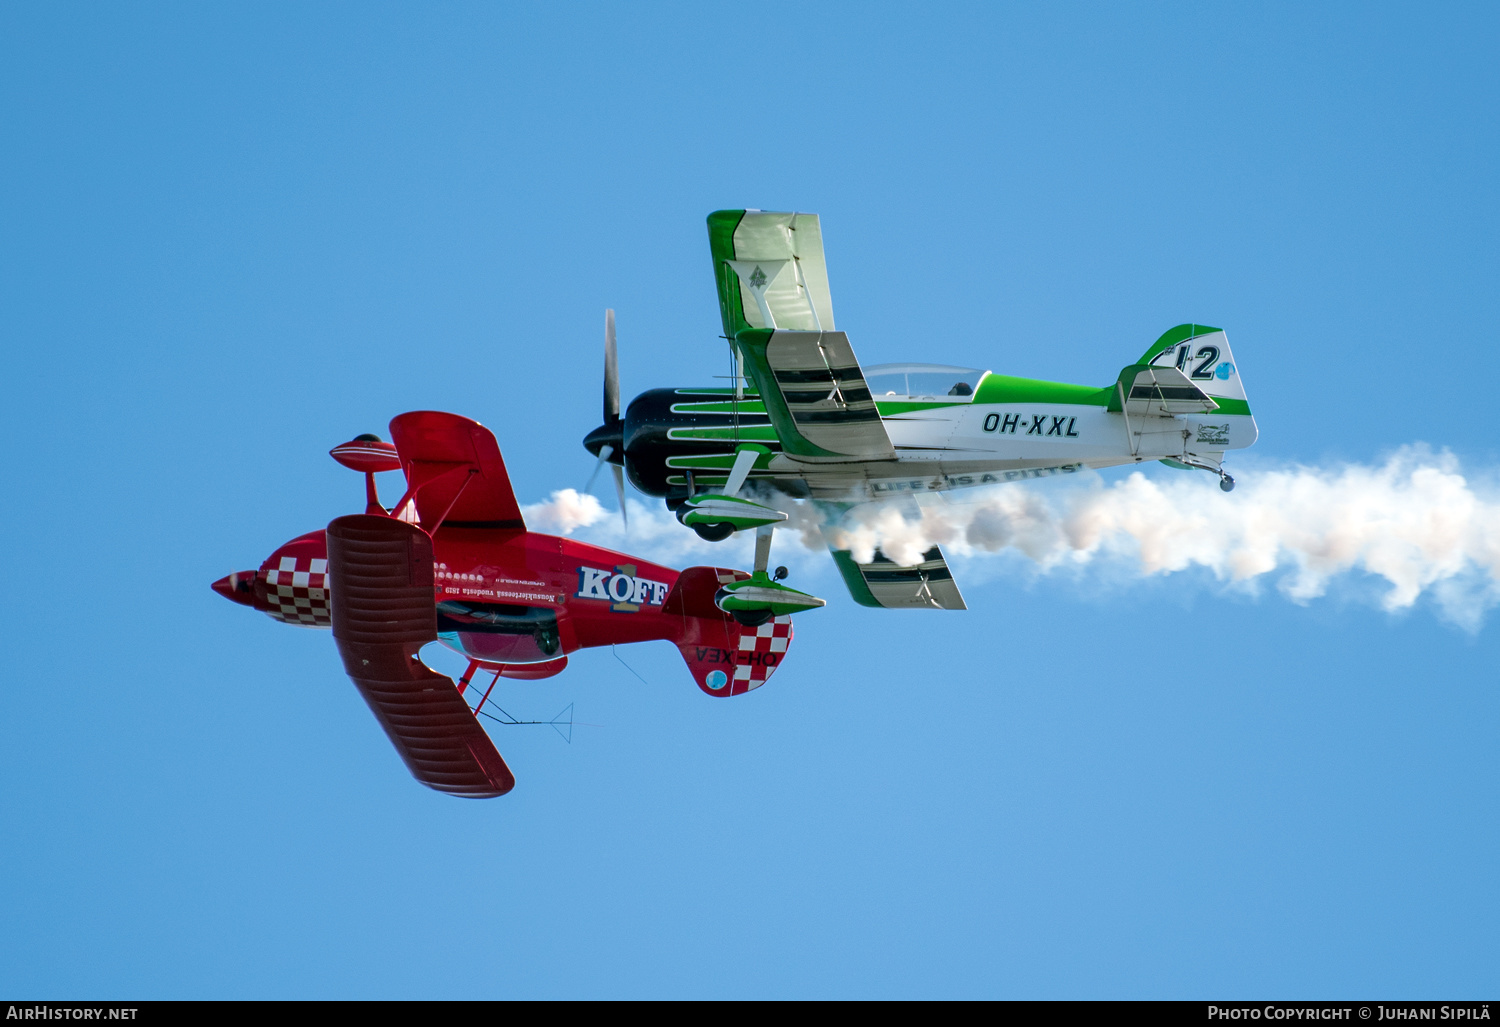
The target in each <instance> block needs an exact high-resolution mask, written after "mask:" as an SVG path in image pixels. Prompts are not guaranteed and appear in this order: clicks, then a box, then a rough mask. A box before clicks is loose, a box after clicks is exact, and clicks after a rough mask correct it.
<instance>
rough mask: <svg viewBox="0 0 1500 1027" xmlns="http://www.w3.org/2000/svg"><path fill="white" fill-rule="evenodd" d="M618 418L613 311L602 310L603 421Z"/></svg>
mask: <svg viewBox="0 0 1500 1027" xmlns="http://www.w3.org/2000/svg"><path fill="white" fill-rule="evenodd" d="M619 419H620V364H619V359H618V358H617V356H616V355H615V312H614V310H612V309H611V310H606V311H605V312H604V423H605V424H614V423H615V422H616V421H618V420H619Z"/></svg>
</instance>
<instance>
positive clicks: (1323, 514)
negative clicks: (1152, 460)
mask: <svg viewBox="0 0 1500 1027" xmlns="http://www.w3.org/2000/svg"><path fill="white" fill-rule="evenodd" d="M923 499H924V502H923V504H922V505H921V507H920V508H913V507H912V506H910V505H908V506H906V507H903V506H901V505H900V504H894V503H892V504H867V505H863V506H857V507H855V508H854V509H853V510H851V511H850V513H849V515H848V517H846V518H845V519H844V520H843V521H840V522H839V523H838V524H837V526H835V527H832V528H830V529H828V534H829V535H830V536H831V537H832V539H833V541H834V542H835V544H836V545H838V546H839V547H840V548H847V549H850V550H852V551H853V554H854V558H855V559H856V560H858V561H861V562H863V561H866V560H869V559H870V557H871V556H872V555H873V553H874V551H875V550H876V549H877V548H879V549H880V550H881V551H883V552H884V553H885V554H886V555H887V556H889V557H890V558H891V559H893V560H895V561H896V562H897V563H907V564H910V563H917V562H918V561H919V560H920V559H921V554H922V553H924V552H926V551H927V550H928V549H929V548H931V547H932V546H933V545H941V546H942V547H943V550H944V552H945V553H946V554H947V555H948V556H949V557H956V558H958V559H957V560H955V561H954V562H955V564H960V566H957V568H956V569H957V572H958V575H959V577H960V578H962V577H963V576H964V572H965V569H964V568H963V567H962V566H961V564H962V563H973V562H976V561H979V560H983V559H984V558H987V557H991V558H992V556H993V555H994V554H1002V555H1004V554H1019V555H1020V556H1022V557H1024V558H1026V559H1027V560H1029V561H1030V562H1031V565H1032V568H1033V570H1034V571H1035V572H1037V573H1042V574H1046V573H1052V572H1057V571H1067V570H1072V571H1073V572H1074V573H1078V572H1080V571H1081V570H1082V569H1084V568H1089V567H1097V566H1102V565H1106V564H1107V565H1108V566H1109V567H1110V568H1112V569H1114V570H1116V571H1124V572H1125V573H1128V574H1133V575H1144V576H1152V575H1166V574H1171V573H1174V572H1179V571H1186V570H1189V569H1191V568H1194V567H1198V568H1204V569H1206V570H1208V571H1209V572H1210V573H1212V574H1213V575H1214V577H1215V578H1217V579H1218V580H1220V581H1222V582H1225V583H1227V584H1229V585H1230V586H1231V587H1237V588H1243V589H1246V590H1249V591H1256V590H1257V589H1258V588H1259V586H1260V585H1261V584H1262V583H1263V582H1272V583H1274V585H1275V587H1276V588H1277V589H1278V590H1279V591H1280V592H1282V593H1283V594H1284V595H1285V596H1286V597H1287V598H1289V599H1291V600H1292V601H1294V602H1297V603H1307V602H1310V601H1311V600H1313V599H1315V598H1318V597H1319V596H1323V595H1325V594H1327V593H1328V592H1329V591H1330V589H1332V588H1334V587H1335V586H1336V585H1337V583H1338V582H1339V581H1341V580H1350V581H1355V580H1357V575H1359V574H1365V575H1372V576H1374V578H1375V579H1376V580H1379V581H1383V583H1384V584H1383V585H1382V594H1381V596H1380V598H1379V604H1380V606H1381V607H1382V608H1384V609H1385V610H1387V611H1393V612H1394V611H1398V610H1404V609H1408V608H1410V607H1411V606H1413V605H1414V604H1415V603H1416V602H1417V601H1418V600H1419V599H1420V598H1421V597H1422V596H1424V595H1430V597H1431V598H1432V600H1433V601H1435V603H1436V605H1437V608H1438V611H1439V613H1440V615H1441V616H1443V617H1444V618H1445V619H1448V620H1450V621H1452V622H1454V623H1456V624H1458V625H1460V626H1461V627H1463V628H1465V629H1467V630H1470V631H1476V630H1478V628H1479V626H1480V624H1481V623H1482V622H1483V619H1484V614H1485V611H1486V610H1488V609H1489V608H1490V607H1492V606H1494V605H1496V604H1497V603H1500V496H1496V495H1494V494H1492V493H1490V492H1488V491H1486V490H1483V489H1479V488H1476V486H1474V485H1473V484H1472V483H1471V482H1470V481H1469V480H1468V479H1466V478H1465V477H1464V475H1463V474H1462V473H1461V471H1460V468H1459V462H1458V460H1457V458H1456V457H1454V456H1453V455H1452V454H1451V453H1448V452H1446V451H1445V452H1442V453H1433V452H1431V451H1430V450H1428V449H1426V448H1425V447H1419V446H1413V447H1406V448H1404V449H1401V450H1399V451H1398V452H1396V453H1395V454H1394V455H1392V456H1391V457H1390V458H1389V459H1388V460H1386V461H1385V463H1383V464H1380V465H1377V466H1371V465H1365V464H1344V465H1340V466H1337V467H1332V468H1319V467H1307V466H1291V467H1283V468H1272V467H1267V466H1264V465H1263V466H1261V467H1259V468H1250V469H1247V470H1246V471H1244V472H1243V473H1242V474H1241V478H1240V483H1239V487H1238V488H1237V489H1236V490H1235V491H1234V492H1233V493H1229V494H1225V493H1222V492H1220V491H1219V488H1218V485H1217V482H1216V480H1215V479H1214V478H1212V477H1211V476H1210V475H1207V474H1203V473H1201V472H1188V471H1181V472H1167V471H1165V470H1163V471H1162V473H1161V475H1160V476H1158V477H1156V478H1148V477H1146V476H1145V475H1144V474H1141V473H1140V472H1135V473H1132V474H1130V475H1129V476H1127V477H1126V478H1124V479H1123V480H1119V481H1115V482H1113V483H1109V484H1107V483H1106V482H1105V481H1104V479H1103V478H1101V477H1099V476H1098V475H1095V474H1084V475H1079V476H1078V477H1077V478H1076V479H1073V480H1072V481H1071V482H1065V481H1062V480H1059V479H1056V478H1053V479H1048V480H1046V481H1043V482H1038V483H1035V484H1028V485H1021V484H1016V485H999V486H992V487H989V488H985V489H975V490H970V491H967V492H955V493H946V494H944V495H941V496H929V497H923ZM783 507H784V508H785V509H787V510H788V512H789V513H790V514H791V521H790V523H789V524H788V525H787V527H788V528H791V529H793V530H792V531H784V532H779V533H778V535H777V540H778V541H777V549H776V553H775V558H776V560H777V561H779V562H787V563H792V564H793V567H794V569H795V570H801V571H804V572H813V573H819V572H820V571H821V570H826V567H825V566H824V565H825V564H826V558H825V559H823V560H818V559H814V558H813V555H812V554H813V552H817V553H820V554H821V553H823V552H824V542H823V531H824V528H823V522H822V517H821V515H820V513H819V511H818V509H817V508H816V507H815V506H814V505H813V504H811V503H797V502H788V503H785V504H783ZM918 509H919V510H920V514H919V515H918V512H917V511H918ZM524 513H525V515H526V518H527V523H528V524H530V525H532V527H534V528H535V529H536V530H540V531H555V532H559V533H562V534H571V533H573V532H574V531H575V530H578V529H587V530H586V531H585V532H584V534H585V535H586V536H587V537H588V540H589V541H591V542H596V543H597V544H600V545H605V546H608V547H610V548H613V549H621V550H624V551H626V552H633V553H638V554H640V555H642V556H646V557H648V558H652V559H656V560H659V561H660V562H663V563H668V564H680V563H682V562H685V561H692V562H696V563H708V564H718V565H720V566H724V565H733V566H742V567H744V566H748V560H749V559H750V555H751V539H752V533H749V532H743V533H741V534H740V535H738V536H736V537H735V540H734V541H733V542H726V543H707V542H702V541H700V540H699V539H698V538H697V536H695V535H694V534H693V533H692V532H690V531H688V530H687V529H685V528H683V527H682V526H680V525H679V524H678V523H677V522H676V520H675V519H674V518H673V517H672V516H671V515H670V514H668V513H667V512H666V511H665V510H664V509H662V508H661V507H660V506H657V505H655V504H652V506H650V507H646V506H642V505H640V504H637V503H631V505H630V528H629V530H628V531H626V530H624V529H622V527H621V526H620V522H619V520H618V518H617V516H616V515H615V514H614V513H613V512H611V511H607V510H605V509H604V507H603V506H601V505H600V503H599V501H598V500H596V499H595V498H594V497H593V496H589V495H579V494H578V493H577V492H575V491H574V490H572V489H563V490H561V491H559V492H554V493H553V494H552V498H551V499H550V500H549V501H548V502H545V503H538V504H535V505H533V506H528V507H526V508H524ZM798 536H800V539H801V542H802V546H803V547H806V548H805V549H803V550H802V551H801V553H800V554H799V553H798V549H797V548H796V547H792V546H790V545H787V544H786V542H788V541H790V540H791V539H792V538H794V537H798ZM783 540H785V541H783ZM965 558H968V559H965ZM976 569H977V568H976ZM820 576H824V575H822V574H820ZM831 583H832V581H831V579H830V584H831Z"/></svg>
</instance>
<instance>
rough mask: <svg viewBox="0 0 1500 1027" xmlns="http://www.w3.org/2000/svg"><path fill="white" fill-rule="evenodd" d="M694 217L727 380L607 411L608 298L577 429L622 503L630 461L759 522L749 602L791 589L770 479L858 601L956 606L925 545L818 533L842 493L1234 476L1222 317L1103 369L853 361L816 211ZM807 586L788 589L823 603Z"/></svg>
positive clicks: (1233, 413)
mask: <svg viewBox="0 0 1500 1027" xmlns="http://www.w3.org/2000/svg"><path fill="white" fill-rule="evenodd" d="M708 237H709V249H710V252H711V253H712V256H713V268H714V282H715V284H716V285H717V287H718V293H719V312H720V315H721V317H722V318H723V324H724V336H725V338H726V339H728V340H729V344H730V347H731V350H732V352H733V355H734V358H735V361H736V375H735V377H734V379H733V386H732V387H719V388H712V387H704V388H695V387H686V388H663V389H652V390H650V391H648V392H644V393H642V394H641V395H639V396H637V397H636V398H635V400H634V401H632V402H631V404H630V406H629V408H628V409H627V410H626V412H625V416H624V417H623V418H622V417H621V416H620V400H619V380H618V374H617V371H616V366H617V365H616V355H615V339H614V315H613V311H610V312H608V313H607V314H606V318H605V380H604V423H603V424H602V425H600V426H599V427H598V428H596V429H595V430H594V431H592V432H590V433H589V435H588V436H587V437H586V438H585V439H584V446H585V447H586V448H587V449H588V450H589V451H590V452H591V453H593V454H595V455H596V456H597V457H598V458H599V466H603V465H604V464H605V463H609V464H612V465H613V470H614V475H615V483H616V489H617V490H618V491H619V492H620V496H621V508H622V510H623V506H624V503H623V499H624V491H623V490H624V484H623V475H624V474H629V476H630V480H631V482H632V483H633V484H634V485H635V487H636V488H638V489H639V490H640V491H642V492H644V493H646V494H647V495H653V496H660V497H662V498H664V499H665V500H666V503H667V506H668V508H669V509H671V510H673V511H674V512H675V513H676V515H677V517H678V519H679V520H680V521H681V522H682V523H683V524H685V525H687V526H689V527H691V528H692V529H693V530H695V531H696V532H697V533H698V534H699V535H700V536H702V537H703V538H706V539H710V540H718V539H723V538H728V537H729V535H731V534H732V533H734V532H735V531H741V530H748V529H756V530H758V531H759V532H760V534H761V539H760V540H759V541H760V543H761V544H758V545H757V547H756V548H757V559H756V573H755V575H754V576H753V577H752V578H751V579H750V580H748V581H746V582H744V583H743V585H744V587H745V588H746V589H747V590H750V589H754V590H759V591H757V592H756V593H755V598H754V599H753V600H752V599H751V597H750V594H749V592H747V595H746V597H745V600H746V602H749V603H750V605H751V606H753V605H754V603H756V602H760V601H769V599H770V598H771V597H772V595H773V593H775V591H776V590H778V589H780V590H784V591H785V592H787V593H792V592H793V590H791V589H787V588H786V586H784V585H781V584H779V579H777V580H772V579H771V578H769V577H768V576H767V575H766V567H765V564H766V563H767V561H768V555H769V545H770V531H771V529H772V528H774V526H775V525H776V524H778V523H780V522H782V521H784V520H785V519H786V517H787V515H786V514H785V513H783V512H782V511H780V510H777V509H775V508H774V507H773V506H771V505H770V504H769V503H768V502H766V500H768V499H771V498H773V493H781V494H784V495H787V496H792V497H796V498H803V499H811V500H813V501H815V502H816V503H818V504H819V506H820V507H821V509H822V511H823V513H824V521H825V524H826V525H827V526H826V528H825V535H826V536H827V537H828V538H829V539H830V540H832V541H831V543H830V549H832V550H833V555H834V558H835V560H836V561H837V562H838V565H839V568H840V570H841V571H842V572H843V576H844V580H845V582H846V583H847V584H848V586H849V590H850V592H851V593H852V594H853V596H854V598H855V600H856V601H857V602H859V603H862V604H864V605H866V606H880V607H886V608H903V609H904V608H929V609H947V610H952V609H963V608H964V601H963V597H962V595H961V594H960V592H959V590H958V586H957V585H956V584H955V583H954V581H953V576H952V574H951V573H950V572H949V570H948V566H947V562H946V560H945V559H944V558H943V554H942V552H941V550H940V549H938V548H937V547H934V548H933V549H931V550H929V551H928V552H927V554H926V559H924V560H923V562H922V563H920V564H916V565H910V566H901V565H897V564H895V563H894V562H892V561H891V560H889V559H887V558H886V557H885V556H884V555H883V554H881V553H879V552H877V553H876V554H875V557H874V559H873V560H871V561H870V562H868V563H857V562H855V560H854V559H853V557H852V555H851V554H850V552H849V551H847V550H842V549H839V548H837V543H836V540H837V538H838V535H839V531H838V528H839V526H840V524H842V523H847V520H846V519H847V518H848V517H849V516H850V511H852V510H853V509H854V508H856V507H858V506H860V505H861V504H865V503H880V502H898V503H903V504H906V505H907V506H911V505H912V504H913V499H912V497H913V496H914V495H915V494H920V493H927V492H942V491H947V490H951V489H961V488H969V487H973V486H978V485H990V484H996V483H1002V482H1013V481H1023V480H1029V479H1034V478H1045V477H1050V476H1053V475H1066V474H1072V473H1075V472H1077V471H1079V470H1082V469H1083V468H1085V467H1094V468H1099V467H1113V466H1117V465H1120V464H1135V463H1142V462H1145V461H1148V460H1160V461H1161V462H1163V463H1165V464H1168V465H1170V466H1173V467H1179V468H1199V469H1202V470H1205V471H1209V472H1211V473H1213V474H1217V475H1218V476H1219V484H1220V487H1221V488H1223V489H1224V490H1225V491H1226V492H1227V491H1229V490H1230V489H1232V488H1233V487H1234V479H1233V478H1231V477H1230V476H1229V475H1228V474H1226V473H1225V472H1224V470H1223V467H1222V463H1223V459H1224V454H1225V452H1226V451H1227V450H1231V449H1243V448H1245V447H1246V446H1249V445H1251V444H1252V443H1253V442H1254V441H1255V438H1256V426H1255V418H1254V417H1253V416H1252V415H1251V413H1250V404H1249V403H1248V402H1247V400H1246V398H1245V389H1244V385H1243V384H1242V383H1241V380H1240V373H1239V368H1238V366H1237V365H1236V363H1235V360H1234V355H1233V354H1232V353H1231V352H1230V349H1229V341H1228V339H1227V338H1226V337H1225V334H1224V332H1223V330H1222V329H1218V328H1211V327H1209V326H1207V325H1197V324H1184V325H1178V326H1177V327H1175V328H1172V329H1170V330H1169V331H1167V332H1166V333H1165V334H1163V335H1162V336H1161V338H1159V339H1157V340H1156V342H1154V343H1152V344H1151V346H1149V347H1148V348H1147V349H1146V351H1145V352H1144V353H1143V354H1141V356H1140V358H1139V359H1138V360H1136V361H1135V362H1134V363H1131V364H1127V365H1126V366H1125V367H1124V368H1122V369H1121V370H1120V372H1119V374H1118V375H1116V376H1115V379H1114V380H1113V381H1112V382H1110V383H1109V384H1107V385H1102V386H1093V385H1069V384H1065V383H1062V382H1049V381H1041V380H1038V379H1034V378H1016V377H1012V376H1009V375H1003V374H995V373H994V372H991V371H984V370H980V369H977V368H965V367H949V366H945V365H941V364H925V363H911V364H879V365H874V366H871V367H861V366H860V364H859V361H858V359H856V357H855V355H854V349H853V347H852V346H851V345H850V344H849V339H848V337H847V336H846V335H845V334H844V333H843V332H841V331H839V330H838V329H837V327H836V325H835V323H834V317H833V299H832V295H831V293H830V291H829V287H828V269H827V266H826V264H825V262H824V259H823V237H822V230H821V227H820V225H819V223H818V216H817V215H816V214H798V213H776V212H770V211H759V210H721V211H715V212H714V213H712V214H710V215H709V216H708ZM926 345H927V344H924V348H925V346H926ZM768 590H769V591H768ZM802 595H803V593H795V595H789V596H787V597H786V602H783V603H782V606H783V607H785V606H786V605H787V603H788V602H789V603H791V604H793V605H795V604H797V603H799V602H801V600H798V599H796V598H795V596H802ZM806 599H807V600H809V602H807V603H806V604H805V605H804V607H803V608H806V607H807V606H814V605H822V601H821V600H817V599H814V598H813V597H810V596H809V597H806ZM743 605H744V604H743V603H742V606H743ZM725 608H726V609H728V608H729V606H726V607H725ZM783 612H785V610H783Z"/></svg>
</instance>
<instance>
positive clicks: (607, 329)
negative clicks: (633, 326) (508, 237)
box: [583, 310, 630, 526]
mask: <svg viewBox="0 0 1500 1027" xmlns="http://www.w3.org/2000/svg"><path fill="white" fill-rule="evenodd" d="M583 448H584V449H586V450H588V451H589V452H590V453H593V454H594V455H595V456H597V457H598V458H599V461H598V463H596V464H594V471H593V473H592V474H590V475H589V481H588V484H587V485H585V486H584V487H583V491H585V492H587V491H588V490H589V489H591V488H593V485H594V479H595V478H597V477H598V476H599V470H600V468H602V467H603V466H604V465H605V464H609V465H610V470H611V471H612V472H613V473H614V479H615V496H616V497H617V498H618V499H619V501H620V519H621V520H622V521H624V523H625V524H626V525H627V526H628V525H629V524H630V518H629V516H628V515H627V514H626V513H625V466H624V464H625V422H624V421H622V420H621V419H620V362H619V356H618V354H617V352H616V349H615V312H614V311H613V310H606V311H605V312H604V423H603V424H601V425H600V426H599V427H597V428H595V429H594V430H593V431H591V432H589V433H588V434H587V435H585V436H584V438H583Z"/></svg>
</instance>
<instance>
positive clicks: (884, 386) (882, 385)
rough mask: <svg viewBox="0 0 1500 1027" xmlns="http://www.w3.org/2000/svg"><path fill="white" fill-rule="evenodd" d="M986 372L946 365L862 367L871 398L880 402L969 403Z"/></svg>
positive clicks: (974, 368)
mask: <svg viewBox="0 0 1500 1027" xmlns="http://www.w3.org/2000/svg"><path fill="white" fill-rule="evenodd" d="M984 376H985V372H984V371H981V370H979V369H978V368H976V367H950V366H948V365H947V364H874V365H872V366H870V367H867V368H865V382H866V383H867V384H868V385H869V386H870V395H871V396H872V397H873V398H874V399H876V400H882V399H921V400H945V401H947V402H950V403H951V402H954V401H958V402H964V403H968V402H972V401H973V399H974V390H975V389H976V388H978V386H979V379H981V378H983V377H984Z"/></svg>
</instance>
